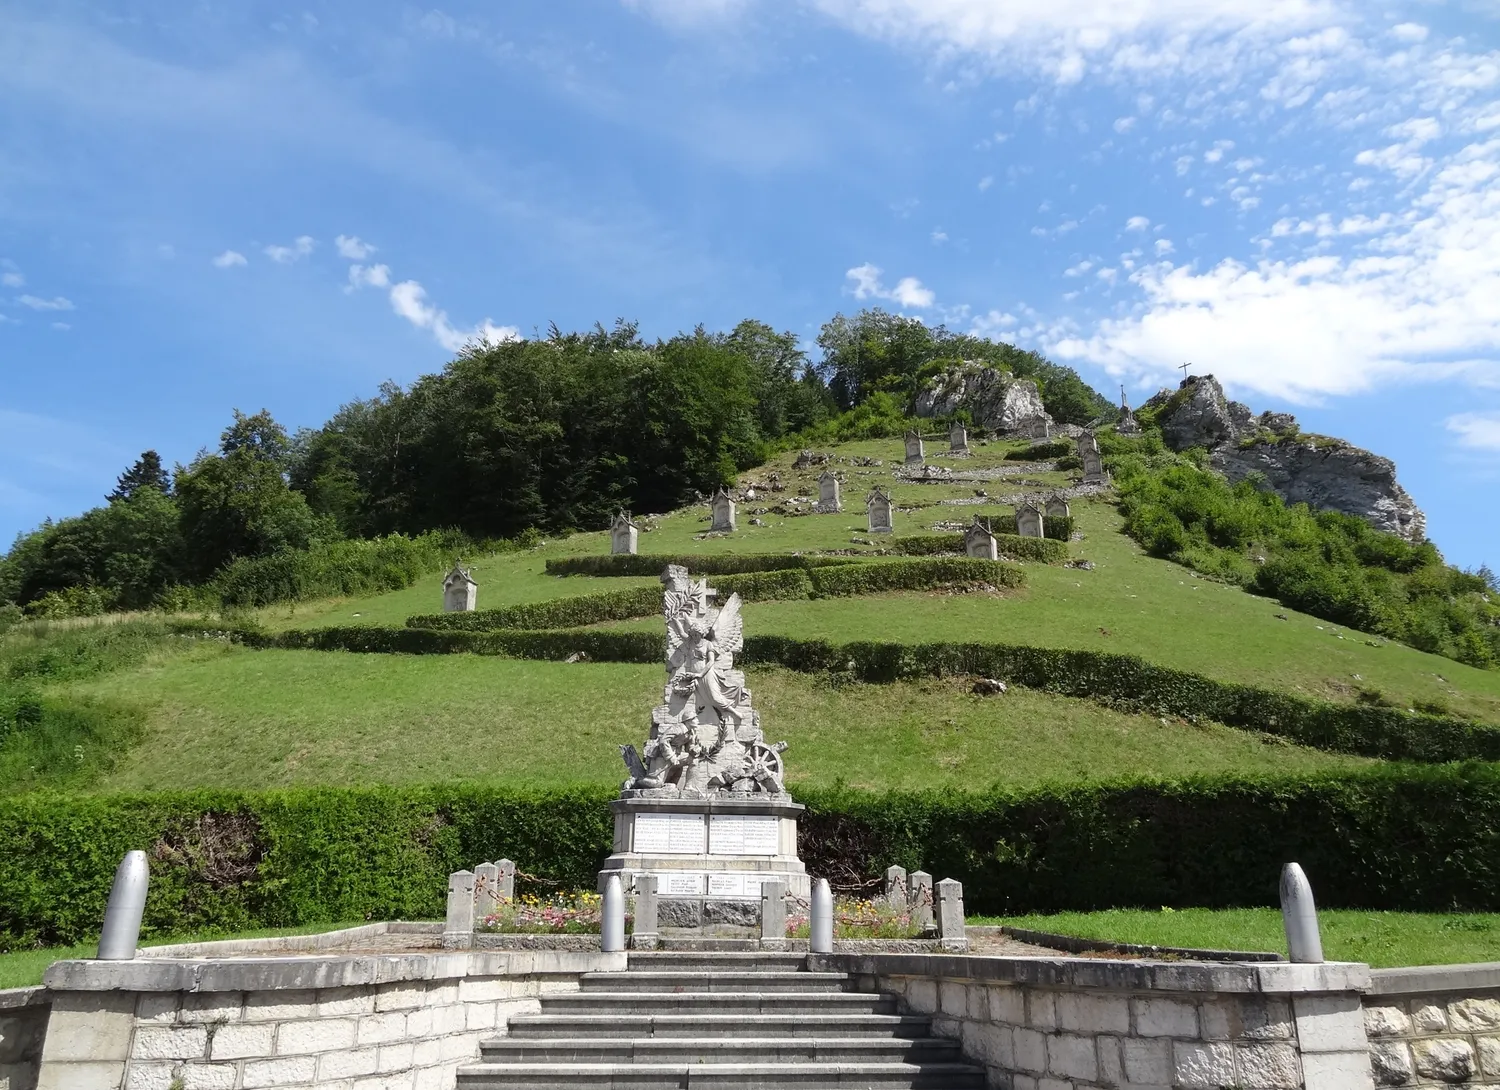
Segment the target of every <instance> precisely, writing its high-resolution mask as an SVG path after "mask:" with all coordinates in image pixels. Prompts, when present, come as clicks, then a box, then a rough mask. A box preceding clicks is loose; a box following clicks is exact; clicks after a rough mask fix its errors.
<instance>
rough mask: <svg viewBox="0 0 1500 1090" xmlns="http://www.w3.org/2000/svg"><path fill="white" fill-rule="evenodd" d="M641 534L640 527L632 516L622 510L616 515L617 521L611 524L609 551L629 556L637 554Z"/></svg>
mask: <svg viewBox="0 0 1500 1090" xmlns="http://www.w3.org/2000/svg"><path fill="white" fill-rule="evenodd" d="M638 535H639V527H637V526H636V524H635V523H634V522H633V521H631V518H630V516H629V515H628V514H627V513H625V512H624V511H621V512H620V513H619V514H617V515H616V516H615V521H614V522H612V523H610V524H609V551H610V553H611V554H619V553H624V554H627V555H629V556H634V555H635V549H636V538H637V536H638Z"/></svg>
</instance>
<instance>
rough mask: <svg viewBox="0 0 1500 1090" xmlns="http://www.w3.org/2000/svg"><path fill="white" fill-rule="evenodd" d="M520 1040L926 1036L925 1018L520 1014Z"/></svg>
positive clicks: (513, 1030) (515, 1025)
mask: <svg viewBox="0 0 1500 1090" xmlns="http://www.w3.org/2000/svg"><path fill="white" fill-rule="evenodd" d="M507 1032H508V1033H509V1034H510V1036H511V1037H512V1038H516V1039H529V1040H537V1039H542V1040H545V1039H548V1038H555V1037H591V1038H596V1039H597V1038H606V1037H666V1038H672V1037H702V1038H714V1039H718V1038H724V1037H844V1036H850V1037H900V1038H912V1037H926V1036H928V1035H929V1034H931V1032H932V1019H931V1018H929V1017H928V1016H927V1015H925V1014H636V1013H625V1012H621V1011H615V1012H611V1013H609V1014H517V1015H512V1016H511V1018H510V1028H509V1030H508V1031H507Z"/></svg>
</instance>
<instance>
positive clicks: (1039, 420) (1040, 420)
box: [1020, 416, 1052, 439]
mask: <svg viewBox="0 0 1500 1090" xmlns="http://www.w3.org/2000/svg"><path fill="white" fill-rule="evenodd" d="M1020 431H1021V434H1022V435H1024V436H1026V437H1027V438H1028V439H1050V438H1051V437H1052V420H1051V418H1050V417H1046V416H1034V417H1032V418H1031V419H1030V420H1027V421H1026V422H1025V423H1024V424H1022V425H1021V428H1020Z"/></svg>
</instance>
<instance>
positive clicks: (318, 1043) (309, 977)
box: [38, 951, 625, 1090]
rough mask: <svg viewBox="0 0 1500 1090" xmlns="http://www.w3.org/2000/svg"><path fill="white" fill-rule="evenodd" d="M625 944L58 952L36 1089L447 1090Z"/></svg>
mask: <svg viewBox="0 0 1500 1090" xmlns="http://www.w3.org/2000/svg"><path fill="white" fill-rule="evenodd" d="M624 967H625V957H624V955H623V954H600V953H568V952H544V951H512V952H493V953H462V954H443V953H431V954H397V955H390V956H363V957H361V956H354V957H328V956H322V957H281V958H265V957H261V958H244V959H236V960H233V961H207V960H169V959H165V958H151V959H137V960H135V961H121V962H87V961H71V962H58V963H57V964H55V965H54V966H53V967H52V968H51V969H49V970H48V971H47V978H46V979H47V985H48V987H49V988H50V989H51V992H52V1012H51V1020H50V1024H49V1026H48V1030H47V1035H46V1045H45V1048H44V1050H43V1052H42V1056H41V1068H40V1077H39V1081H38V1090H95V1088H98V1090H116V1088H119V1087H124V1088H125V1090H256V1088H259V1087H278V1088H294V1087H295V1088H298V1090H301V1088H304V1087H313V1086H317V1087H320V1088H332V1087H336V1088H340V1090H355V1088H370V1090H374V1088H377V1087H378V1088H381V1090H387V1088H389V1090H397V1088H399V1090H429V1088H431V1090H452V1087H453V1085H454V1079H455V1075H454V1073H455V1071H456V1070H457V1069H458V1067H459V1066H461V1065H462V1064H464V1063H473V1062H474V1061H475V1060H476V1059H477V1058H478V1055H479V1041H480V1039H481V1038H484V1037H490V1036H494V1035H496V1034H503V1033H504V1032H505V1025H506V1019H507V1018H509V1017H510V1016H511V1015H513V1014H516V1013H521V1012H524V1011H528V1010H535V1009H537V1008H538V1007H539V1004H538V1002H537V998H536V997H537V996H539V995H544V994H549V993H553V992H565V991H576V990H577V988H578V977H579V976H580V975H581V974H582V973H584V972H593V971H611V970H613V971H619V970H622V969H624Z"/></svg>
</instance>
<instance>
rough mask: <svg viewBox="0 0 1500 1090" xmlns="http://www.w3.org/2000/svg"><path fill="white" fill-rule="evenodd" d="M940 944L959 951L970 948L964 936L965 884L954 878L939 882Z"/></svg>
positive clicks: (938, 915) (947, 948) (938, 914)
mask: <svg viewBox="0 0 1500 1090" xmlns="http://www.w3.org/2000/svg"><path fill="white" fill-rule="evenodd" d="M937 930H938V944H939V945H940V946H942V948H943V949H944V950H953V951H957V952H959V953H962V952H963V951H965V950H967V949H968V948H969V940H968V939H967V938H966V937H965V936H964V885H963V883H962V882H956V881H954V880H953V879H952V878H944V879H943V880H942V881H941V882H939V883H938V884H937Z"/></svg>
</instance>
